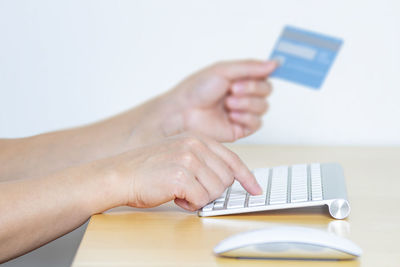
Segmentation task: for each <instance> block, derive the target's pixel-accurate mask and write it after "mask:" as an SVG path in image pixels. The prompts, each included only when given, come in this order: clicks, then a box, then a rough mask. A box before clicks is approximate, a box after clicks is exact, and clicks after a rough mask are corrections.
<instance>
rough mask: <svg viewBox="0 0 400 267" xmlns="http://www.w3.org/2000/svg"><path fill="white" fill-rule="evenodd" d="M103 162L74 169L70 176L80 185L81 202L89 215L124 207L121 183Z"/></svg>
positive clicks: (124, 201)
mask: <svg viewBox="0 0 400 267" xmlns="http://www.w3.org/2000/svg"><path fill="white" fill-rule="evenodd" d="M104 161H105V160H98V161H94V162H91V163H88V164H85V165H82V166H79V167H76V168H73V169H72V170H71V171H72V172H73V173H72V174H71V175H70V176H71V177H75V178H76V179H77V180H76V181H75V182H76V183H77V184H80V185H81V189H80V193H81V194H82V198H83V201H82V202H81V203H82V205H83V207H82V208H84V209H85V210H87V212H88V213H89V214H90V215H93V214H97V213H101V212H104V211H106V210H109V209H111V208H114V207H118V206H123V205H126V197H125V195H124V188H126V186H124V185H123V183H122V182H123V181H122V180H121V178H120V177H119V176H118V175H117V174H116V173H115V172H114V171H113V170H112V169H111V168H108V167H107V165H106V162H104Z"/></svg>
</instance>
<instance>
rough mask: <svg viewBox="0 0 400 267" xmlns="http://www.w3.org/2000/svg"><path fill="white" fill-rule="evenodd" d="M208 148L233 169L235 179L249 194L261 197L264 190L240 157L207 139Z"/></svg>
mask: <svg viewBox="0 0 400 267" xmlns="http://www.w3.org/2000/svg"><path fill="white" fill-rule="evenodd" d="M207 146H208V147H209V148H210V149H211V150H212V151H213V152H214V153H215V154H217V155H218V156H220V157H221V158H222V159H223V160H224V161H225V162H226V163H227V165H228V166H229V167H230V168H231V169H232V171H233V174H234V176H235V179H236V180H238V181H239V182H240V184H241V185H242V187H243V188H244V189H245V190H246V191H247V192H249V193H250V194H252V195H259V194H261V193H262V189H261V187H260V185H259V184H258V183H257V180H256V178H255V177H254V175H253V174H252V173H251V171H250V170H249V168H247V166H246V165H245V164H244V163H243V161H242V160H241V159H240V158H239V156H238V155H236V154H235V153H234V152H232V151H231V150H229V149H228V148H227V147H225V146H224V145H222V144H220V143H218V142H217V141H214V140H212V139H208V138H207Z"/></svg>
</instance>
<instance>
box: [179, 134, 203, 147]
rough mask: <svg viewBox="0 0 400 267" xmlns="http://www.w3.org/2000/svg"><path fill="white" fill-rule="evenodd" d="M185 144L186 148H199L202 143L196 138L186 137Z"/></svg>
mask: <svg viewBox="0 0 400 267" xmlns="http://www.w3.org/2000/svg"><path fill="white" fill-rule="evenodd" d="M183 144H184V146H185V147H198V146H200V145H201V141H200V140H199V139H198V138H197V137H195V136H192V135H190V136H186V137H185V138H184V139H183Z"/></svg>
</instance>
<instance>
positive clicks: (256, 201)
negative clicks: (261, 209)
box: [249, 195, 265, 207]
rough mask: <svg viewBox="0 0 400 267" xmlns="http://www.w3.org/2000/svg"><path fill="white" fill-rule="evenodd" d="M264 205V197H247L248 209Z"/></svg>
mask: <svg viewBox="0 0 400 267" xmlns="http://www.w3.org/2000/svg"><path fill="white" fill-rule="evenodd" d="M262 205H265V196H264V195H261V196H250V197H249V207H255V206H262Z"/></svg>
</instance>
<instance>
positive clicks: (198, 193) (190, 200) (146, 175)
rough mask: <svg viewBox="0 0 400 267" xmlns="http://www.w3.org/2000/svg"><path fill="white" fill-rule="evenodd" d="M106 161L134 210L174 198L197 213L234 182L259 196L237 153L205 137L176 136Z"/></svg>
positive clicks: (183, 206)
mask: <svg viewBox="0 0 400 267" xmlns="http://www.w3.org/2000/svg"><path fill="white" fill-rule="evenodd" d="M107 161H108V162H105V163H104V164H105V165H106V166H108V167H109V168H111V169H112V172H113V173H115V172H116V174H117V175H116V177H120V178H121V179H122V180H123V181H122V182H121V183H119V184H121V188H120V190H122V194H121V196H125V200H124V201H125V203H126V204H128V205H130V206H134V207H142V208H144V207H146V208H148V207H154V206H158V205H160V204H162V203H165V202H168V201H170V200H174V201H175V203H176V204H177V205H179V206H180V207H182V208H184V209H187V210H190V211H194V210H198V209H199V208H201V207H203V206H204V205H206V204H207V203H209V202H210V201H212V200H214V199H216V198H217V197H219V196H220V195H221V194H222V193H223V192H224V190H225V189H226V188H227V187H229V186H230V185H231V184H232V183H233V181H234V178H236V180H237V182H235V183H239V182H240V184H241V187H240V188H242V187H243V188H244V189H245V190H247V191H248V192H249V193H250V194H259V193H261V192H262V190H261V188H260V187H259V185H258V183H257V181H256V180H255V178H254V176H253V174H252V173H251V172H250V171H249V169H248V168H247V167H246V165H245V164H244V163H243V162H242V161H241V160H240V159H239V157H238V156H237V155H236V154H234V153H233V152H232V151H230V150H229V149H227V148H226V147H225V146H223V145H222V144H220V143H218V142H216V141H214V140H212V139H210V138H208V137H205V136H201V137H200V136H194V135H189V134H184V135H180V136H175V137H172V138H168V139H165V140H164V141H162V142H160V143H157V144H153V145H149V146H144V147H142V148H139V149H136V150H134V151H130V152H127V153H124V154H121V155H119V156H117V157H114V158H113V159H112V160H111V161H110V159H108V160H107ZM244 189H241V190H244Z"/></svg>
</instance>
